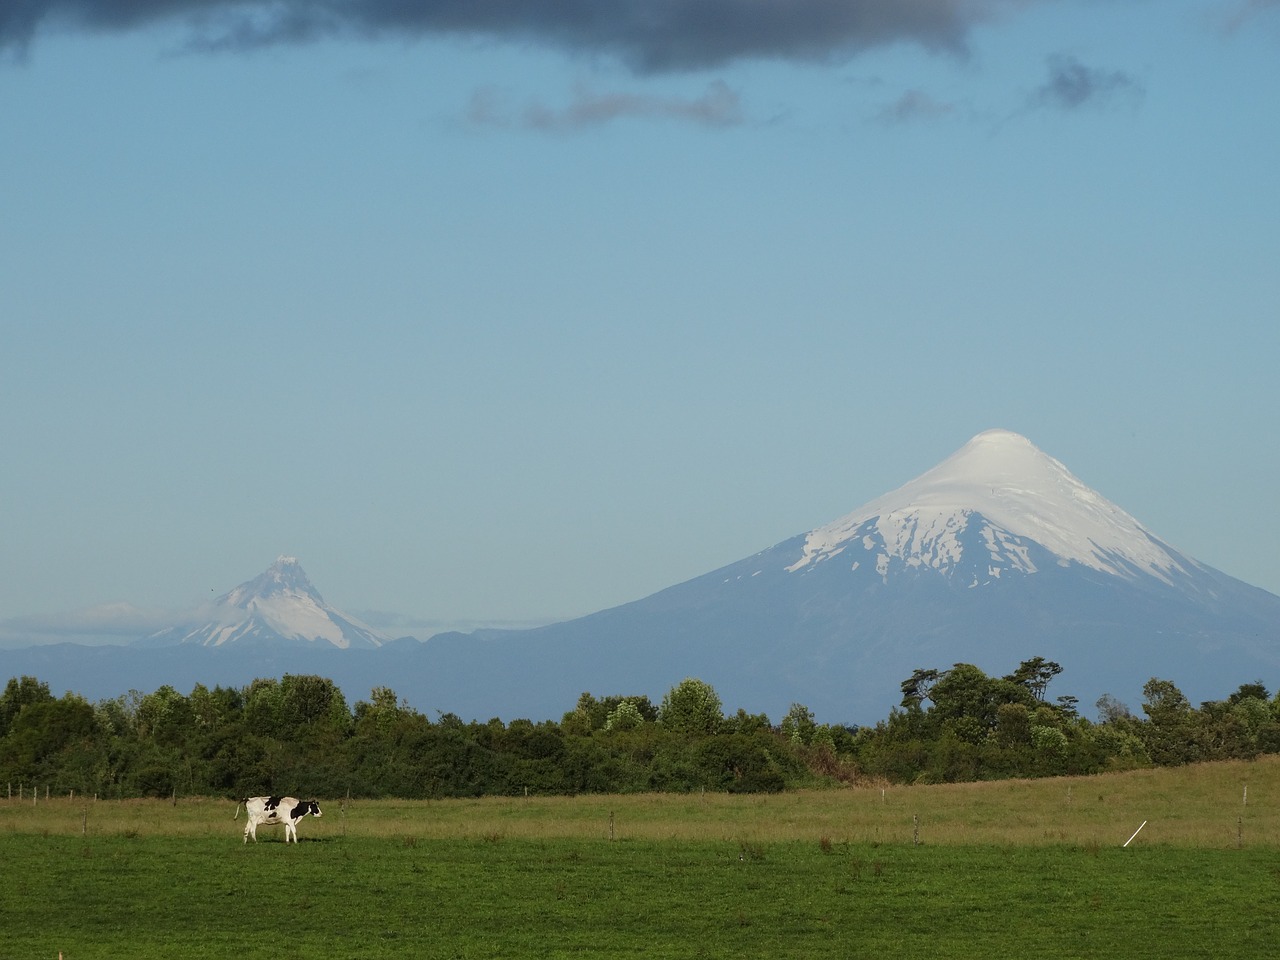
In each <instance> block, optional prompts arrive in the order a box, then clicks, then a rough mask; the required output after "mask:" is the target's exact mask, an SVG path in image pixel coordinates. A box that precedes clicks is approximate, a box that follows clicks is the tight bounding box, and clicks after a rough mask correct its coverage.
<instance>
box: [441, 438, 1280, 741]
mask: <svg viewBox="0 0 1280 960" xmlns="http://www.w3.org/2000/svg"><path fill="white" fill-rule="evenodd" d="M1153 479H1154V478H1153ZM427 651H428V652H429V653H431V654H433V655H434V656H435V658H436V659H437V660H438V661H440V662H447V663H449V664H450V665H451V670H452V672H453V673H454V686H455V689H456V688H458V687H459V686H465V685H462V684H458V683H457V679H458V678H459V676H460V674H459V671H460V670H461V669H465V670H467V671H473V672H474V674H475V676H476V677H480V676H486V674H488V675H487V676H486V679H485V680H484V681H479V682H485V683H488V684H489V685H490V687H491V688H492V687H493V686H496V682H500V681H498V679H497V678H495V677H493V676H492V675H491V671H485V670H483V669H482V667H481V664H482V663H484V662H492V663H502V664H504V669H505V670H509V671H510V672H511V674H512V676H516V677H519V678H520V685H519V686H514V685H513V686H512V687H511V688H508V691H507V695H508V696H509V697H511V698H513V702H514V707H513V709H515V710H517V711H518V710H520V709H522V707H521V706H520V704H519V702H516V701H515V700H514V698H518V697H520V696H521V694H522V693H523V691H525V690H530V691H532V690H534V689H537V690H538V691H539V693H541V694H542V695H544V696H545V695H547V693H549V692H551V691H555V696H556V697H558V699H559V700H560V702H568V701H569V700H572V699H573V698H574V697H575V696H576V695H577V693H579V692H581V691H582V690H591V691H592V692H596V693H601V694H611V693H625V692H628V691H643V692H647V693H650V694H654V693H656V694H661V693H662V692H663V691H664V690H666V689H668V688H669V687H670V685H671V684H674V683H677V682H679V680H680V679H682V678H683V677H686V676H697V677H701V678H702V679H704V680H706V681H707V682H709V683H711V684H712V685H713V686H715V687H716V690H717V691H718V692H719V693H720V694H721V697H722V698H723V700H724V701H725V703H727V704H734V703H736V704H740V705H742V706H743V707H745V708H746V709H748V710H761V709H762V710H764V711H765V712H766V713H768V715H769V716H771V717H778V716H781V715H783V714H784V713H785V712H786V710H787V709H788V706H789V705H790V704H792V703H803V704H805V705H806V706H808V707H809V708H810V709H812V710H814V711H815V712H816V713H817V714H818V715H819V716H822V717H825V718H828V719H830V720H834V721H855V722H869V721H874V720H877V719H880V718H883V717H884V716H886V715H887V713H888V711H889V710H890V709H891V708H892V707H893V706H894V705H895V704H896V703H897V702H898V700H899V699H900V697H901V691H900V689H899V685H900V683H901V681H902V680H904V679H905V678H907V677H909V676H910V675H911V673H912V671H913V670H915V669H917V668H927V667H937V668H944V669H945V668H946V667H949V666H951V665H952V664H953V663H958V662H966V663H973V664H975V665H977V666H979V667H980V668H982V669H984V670H987V671H989V672H992V673H994V674H996V675H1002V674H1004V673H1007V672H1010V671H1012V670H1013V669H1014V668H1016V667H1017V665H1018V664H1019V663H1020V662H1022V661H1023V660H1026V659H1029V658H1031V657H1036V656H1043V657H1045V658H1047V659H1051V660H1054V661H1056V662H1058V663H1060V664H1061V665H1062V666H1063V668H1064V673H1063V677H1062V679H1061V680H1060V681H1059V682H1058V683H1057V684H1055V686H1059V687H1060V688H1061V689H1059V690H1058V691H1056V692H1057V693H1060V694H1069V695H1072V696H1075V697H1077V698H1079V700H1080V703H1081V705H1082V708H1083V709H1087V708H1088V707H1089V706H1090V705H1091V704H1093V702H1094V701H1095V700H1096V699H1097V698H1098V697H1099V696H1100V695H1101V694H1103V693H1109V694H1112V695H1114V696H1118V697H1120V698H1121V699H1122V700H1128V701H1130V702H1134V701H1135V700H1136V697H1137V695H1138V694H1139V692H1140V691H1141V689H1142V685H1143V684H1144V683H1145V682H1146V681H1147V680H1148V679H1149V678H1151V677H1153V676H1158V677H1163V678H1168V679H1171V680H1173V681H1174V682H1176V683H1179V684H1182V685H1183V689H1184V690H1185V691H1186V692H1187V694H1188V695H1189V696H1190V697H1192V698H1200V699H1209V698H1215V697H1225V696H1227V695H1228V694H1230V693H1231V692H1232V691H1234V689H1235V688H1236V687H1237V686H1239V685H1240V684H1242V683H1248V682H1252V681H1254V680H1256V679H1259V678H1261V679H1263V680H1264V682H1266V683H1268V684H1269V685H1271V686H1273V687H1274V686H1276V685H1280V597H1276V596H1275V595H1273V594H1270V593H1267V592H1266V591H1265V590H1259V589H1258V588H1256V587H1252V586H1250V585H1248V584H1246V583H1242V582H1241V581H1239V580H1236V579H1234V578H1233V577H1230V576H1228V575H1226V574H1224V573H1221V572H1219V571H1217V570H1214V569H1213V568H1211V567H1208V566H1206V565H1204V564H1202V563H1199V562H1197V561H1195V560H1193V559H1191V558H1190V557H1188V556H1186V555H1184V554H1182V553H1180V552H1179V551H1177V550H1175V549H1174V548H1173V547H1171V546H1169V545H1168V544H1167V543H1165V542H1164V541H1163V540H1161V539H1160V538H1159V537H1157V536H1155V535H1154V534H1153V533H1151V532H1149V531H1148V530H1146V529H1145V528H1144V527H1143V526H1142V525H1141V524H1140V523H1139V522H1138V521H1137V520H1135V519H1134V518H1133V517H1132V516H1130V515H1129V514H1128V513H1126V512H1125V511H1124V510H1122V509H1121V508H1120V507H1118V506H1116V505H1115V504H1113V503H1111V502H1110V501H1108V500H1107V499H1106V498H1105V497H1103V496H1102V495H1101V494H1099V493H1097V492H1095V491H1094V490H1091V489H1090V488H1089V487H1088V486H1086V485H1085V484H1084V483H1083V482H1081V481H1080V480H1078V479H1077V478H1076V477H1075V476H1073V475H1072V473H1071V472H1070V471H1069V470H1068V469H1067V468H1066V467H1065V466H1064V465H1063V464H1061V463H1059V462H1058V461H1057V460H1055V459H1054V458H1053V457H1051V456H1049V455H1047V454H1045V453H1042V452H1041V451H1040V450H1038V449H1037V448H1036V447H1035V446H1034V445H1033V444H1032V443H1031V442H1030V441H1029V440H1027V439H1026V438H1025V437H1022V436H1019V435H1018V434H1016V433H1011V432H1009V431H1006V430H988V431H986V432H984V433H980V434H978V435H977V436H976V437H974V438H973V439H971V440H970V441H969V442H968V443H966V444H965V445H964V446H963V447H961V448H960V449H959V450H958V451H956V452H955V453H954V454H952V455H951V456H949V457H947V458H946V459H945V460H943V461H942V462H941V463H939V464H938V465H937V466H936V467H934V468H933V469H931V470H929V471H927V472H926V473H924V474H922V475H921V476H919V477H917V478H916V479H914V480H911V481H909V482H907V483H905V484H904V485H902V486H901V487H898V488H897V489H895V490H893V491H891V492H889V493H887V494H884V495H883V496H881V497H878V498H876V499H875V500H872V501H871V502H870V503H867V504H865V505H864V506H862V507H859V508H858V509H856V510H854V511H853V512H852V513H849V514H847V515H846V516H844V517H841V518H840V519H837V520H834V521H832V522H830V523H827V524H823V525H822V526H819V527H817V528H815V529H813V530H810V531H809V532H808V533H803V534H799V535H797V536H795V537H791V538H790V539H787V540H784V541H782V542H781V543H778V544H776V545H775V546H773V547H770V548H769V549H767V550H763V551H761V552H760V553H757V554H755V555H754V556H750V557H747V558H745V559H743V560H739V561H737V562H736V563H731V564H729V565H728V566H725V567H721V568H720V569H718V570H714V571H712V572H710V573H707V574H703V575H702V576H700V577H696V578H694V579H692V580H689V581H686V582H685V583H680V584H677V585H675V586H672V587H668V588H667V589H665V590H662V591H659V592H658V593H655V594H653V595H652V596H650V597H646V598H644V599H642V600H636V601H634V602H632V603H628V604H624V605H623V606H620V607H614V608H612V609H609V610H602V611H600V612H599V613H594V614H591V615H590V616H586V617H581V618H579V619H577V620H570V621H567V622H565V623H559V624H552V625H550V626H546V627H540V628H537V629H534V630H527V631H518V632H499V631H480V632H477V633H475V634H472V635H470V636H468V637H463V636H461V635H453V636H440V637H434V638H432V639H431V640H430V641H428V643H427ZM550 665H554V671H552V672H549V671H548V669H547V668H548V666H550ZM533 678H538V679H539V681H540V682H539V683H536V684H535V683H532V682H531V680H532V679H533ZM517 715H520V714H517Z"/></svg>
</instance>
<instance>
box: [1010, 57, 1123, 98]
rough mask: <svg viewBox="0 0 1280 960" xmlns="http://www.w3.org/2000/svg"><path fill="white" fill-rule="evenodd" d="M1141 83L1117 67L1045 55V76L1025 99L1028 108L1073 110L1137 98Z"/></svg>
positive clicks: (1073, 58)
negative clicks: (1110, 68)
mask: <svg viewBox="0 0 1280 960" xmlns="http://www.w3.org/2000/svg"><path fill="white" fill-rule="evenodd" d="M1143 92H1144V91H1143V87H1142V84H1141V83H1140V82H1139V81H1138V79H1137V78H1136V77H1134V76H1133V75H1132V74H1129V73H1125V72H1124V71H1121V70H1099V69H1096V68H1094V67H1087V66H1085V65H1084V64H1083V63H1081V62H1080V61H1079V60H1077V59H1076V58H1075V57H1068V56H1055V57H1050V58H1049V77H1048V79H1047V80H1045V82H1044V83H1043V84H1041V85H1040V86H1039V87H1037V88H1036V90H1035V91H1034V92H1033V93H1032V94H1031V96H1030V97H1029V98H1028V101H1027V104H1026V105H1027V107H1028V108H1046V109H1054V110H1077V109H1079V108H1081V107H1084V106H1091V105H1092V106H1098V105H1104V104H1108V103H1112V102H1114V101H1116V100H1119V99H1131V98H1135V97H1141V96H1142V94H1143Z"/></svg>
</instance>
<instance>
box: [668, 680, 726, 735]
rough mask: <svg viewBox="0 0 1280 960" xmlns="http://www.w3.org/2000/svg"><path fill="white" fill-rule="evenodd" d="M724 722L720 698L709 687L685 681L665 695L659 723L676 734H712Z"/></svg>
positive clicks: (705, 684) (702, 682) (702, 683)
mask: <svg viewBox="0 0 1280 960" xmlns="http://www.w3.org/2000/svg"><path fill="white" fill-rule="evenodd" d="M723 720H724V711H723V706H722V704H721V703H720V696H719V694H717V693H716V691H715V689H714V688H713V687H712V686H711V684H709V683H707V682H705V681H703V680H698V679H696V678H694V677H686V678H685V679H684V680H681V681H680V682H679V683H678V684H676V685H675V686H674V687H672V688H671V689H670V690H669V691H667V695H666V696H665V697H663V698H662V705H661V706H660V707H659V708H658V722H659V723H661V724H662V725H663V727H665V728H666V729H668V730H671V731H673V732H676V733H715V732H716V730H717V729H719V727H720V723H721V721H723Z"/></svg>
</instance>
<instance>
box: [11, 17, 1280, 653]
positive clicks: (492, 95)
mask: <svg viewBox="0 0 1280 960" xmlns="http://www.w3.org/2000/svg"><path fill="white" fill-rule="evenodd" d="M454 7H455V4H453V3H451V2H435V0H432V2H424V3H421V4H394V3H388V2H385V0H384V2H372V3H364V2H353V3H349V4H345V5H344V4H332V3H320V2H316V3H311V4H301V3H295V2H284V3H277V4H271V5H267V4H261V3H258V2H256V0H237V2H228V0H151V2H147V3H140V2H136V0H97V2H91V0H79V2H77V0H31V2H28V3H25V4H23V5H22V7H21V9H20V10H18V11H17V12H15V8H10V10H9V12H7V13H5V12H0V174H2V176H0V333H2V341H0V342H2V343H3V349H0V445H2V446H0V449H2V450H3V456H2V457H0V500H2V502H0V544H3V547H2V548H0V644H6V645H14V644H22V645H25V644H26V643H37V642H46V641H50V640H56V639H62V638H65V637H68V636H75V637H78V638H88V637H98V638H100V639H117V640H119V639H134V638H135V637H136V636H137V635H138V634H139V633H140V632H145V631H147V630H148V629H150V628H151V627H152V626H153V625H156V624H160V623H162V621H164V619H165V617H166V616H169V615H170V613H171V612H172V611H173V610H174V609H177V608H180V607H185V606H188V605H191V604H194V603H197V602H199V601H202V600H208V599H210V598H211V597H212V596H213V595H216V594H221V593H223V592H225V591H226V590H228V589H230V588H231V587H232V586H234V585H235V584H237V583H239V582H240V581H242V580H245V579H248V578H250V577H252V576H254V575H255V574H257V573H259V572H260V571H261V570H263V569H265V567H266V566H267V565H268V564H270V563H271V562H272V560H274V559H275V557H276V556H277V555H279V554H291V555H295V556H297V557H298V558H299V559H300V560H301V562H302V564H303V566H304V568H305V569H306V570H307V572H308V574H309V575H310V576H311V579H312V580H313V581H314V582H315V584H316V585H317V587H318V588H319V589H320V591H321V592H322V593H323V594H324V595H325V598H326V599H327V600H328V601H329V602H331V603H333V604H334V605H336V606H338V607H340V608H342V609H344V610H346V611H348V612H351V613H355V614H357V615H363V616H366V618H368V619H369V620H370V622H373V623H374V624H375V625H379V626H383V627H384V628H385V629H387V630H388V632H391V633H393V634H398V633H407V632H415V633H417V634H419V635H422V636H426V635H429V634H430V633H431V632H433V631H434V630H435V629H443V628H445V627H448V626H455V625H466V624H471V623H494V622H513V623H523V622H531V621H539V622H541V621H545V620H548V619H555V618H562V617H569V616H576V615H580V614H585V613H589V612H592V611H595V610H599V609H603V608H606V607H610V606H614V605H616V604H619V603H623V602H626V601H629V600H633V599H637V598H639V597H642V596H645V595H647V594H649V593H652V592H654V591H656V590H659V589H661V588H663V587H665V586H669V585H671V584H673V583H677V582H680V581H682V580H685V579H688V578H690V577H693V576H696V575H698V574H701V573H704V572H707V571H709V570H711V569H714V568H716V567H718V566H721V565H723V564H726V563H729V562H731V561H734V560H737V559H740V558H742V557H744V556H747V555H749V554H751V553H754V552H756V551H758V550H761V549H764V548H766V547H768V546H770V545H772V544H774V543H776V542H778V541H780V540H783V539H785V538H787V537H790V536H792V535H794V534H797V533H802V532H804V531H806V530H809V529H811V528H813V527H815V526H818V525H819V524H822V523H825V522H827V521H830V520H832V519H834V518H836V517H838V516H840V515H842V514H844V513H847V512H849V511H851V510H853V509H854V508H856V507H858V506H860V505H861V504H862V503H864V502H866V501H868V500H870V499H872V498H874V497H876V496H879V495H880V494H882V493H884V492H886V491H888V490H890V489H892V488H894V487H897V486H899V485H900V484H902V483H904V482H906V481H907V480H909V479H911V478H912V477H914V476H916V475H917V474H919V473H920V472H922V471H923V470H925V469H927V468H929V467H931V466H932V465H934V464H935V463H936V462H938V461H939V460H941V459H943V458H944V457H946V456H947V455H949V454H950V453H951V452H953V451H954V450H955V449H956V448H958V447H959V446H961V445H962V444H963V443H964V442H965V441H966V440H968V439H969V438H970V437H971V436H973V435H974V434H976V433H978V432H980V431H982V430H984V429H987V428H990V427H1004V428H1008V429H1011V430H1016V431H1018V432H1020V433H1023V434H1024V435H1026V436H1027V437H1028V438H1030V439H1031V440H1032V441H1033V442H1034V443H1036V444H1037V445H1038V446H1039V447H1041V448H1042V449H1043V450H1044V451H1045V452H1047V453H1049V454H1051V455H1053V456H1055V457H1057V458H1058V459H1060V460H1062V461H1063V462H1064V463H1065V464H1066V465H1067V466H1068V467H1069V468H1070V469H1071V470H1072V471H1073V472H1074V473H1075V474H1076V475H1077V476H1079V477H1080V479H1081V480H1083V481H1084V482H1085V483H1087V484H1089V485H1090V486H1092V487H1093V488H1095V489H1096V490H1098V491H1099V492H1100V493H1102V494H1103V495H1104V496H1106V497H1108V498H1110V499H1111V500H1113V501H1115V502H1116V503H1118V504H1119V505H1120V506H1122V507H1123V508H1125V509H1126V510H1128V511H1129V512H1130V513H1132V514H1133V515H1134V516H1136V517H1137V518H1138V519H1139V520H1140V521H1142V522H1143V523H1144V524H1145V525H1147V526H1148V527H1149V528H1150V529H1152V530H1153V531H1154V532H1155V533H1156V534H1158V535H1159V536H1161V537H1163V538H1164V539H1166V540H1167V541H1169V542H1170V543H1172V544H1173V545H1174V546H1175V547H1177V548H1179V549H1181V550H1183V551H1184V552H1186V553H1189V554H1191V555H1192V556H1194V557H1196V558H1197V559H1200V560H1201V561H1203V562H1206V563H1209V564H1210V565H1212V566H1215V567H1218V568H1219V569H1221V570H1223V571H1225V572H1227V573H1229V574H1232V575H1233V576H1236V577H1239V578H1241V579H1243V580H1246V581H1248V582H1250V583H1253V584H1256V585H1258V586H1261V587H1264V588H1266V589H1268V590H1271V591H1273V592H1280V558H1278V552H1277V549H1276V544H1277V543H1280V516H1277V514H1278V513H1280V511H1277V510H1276V490H1277V479H1278V475H1280V444H1277V443H1276V436H1277V425H1278V424H1277V419H1278V414H1280V396H1278V394H1280V389H1278V388H1277V385H1276V384H1277V371H1276V366H1277V359H1278V358H1280V324H1277V322H1276V321H1277V303H1280V269H1277V263H1280V230H1277V228H1276V225H1277V224H1280V190H1277V188H1276V163H1277V159H1278V158H1280V111H1277V110H1276V109H1275V100H1276V94H1277V91H1278V90H1280V3H1278V2H1276V0H1269V2H1264V0H1254V2H1251V3H1250V2H1237V0H1160V2H1156V0H1132V2H1108V3H1101V2H1090V0H1026V2H1014V0H1009V2H1001V0H990V2H979V0H974V2H965V0H920V2H918V3H915V4H911V5H906V4H901V3H897V2H891V0H802V2H797V0H788V2H783V0H756V2H751V3H748V2H746V0H706V3H705V4H704V5H703V6H702V7H701V8H699V7H697V5H695V4H692V3H689V2H686V0H626V2H622V0H620V2H619V3H617V4H612V5H610V4H599V5H596V4H593V3H590V2H573V3H569V2H562V3H551V2H544V0H525V2H503V3H495V4H491V5H484V4H474V3H473V4H460V5H456V9H454ZM597 9H598V10H600V11H601V12H600V13H596V11H597ZM691 9H694V10H696V9H702V10H704V11H710V14H709V15H708V16H707V17H691V16H689V15H688V14H689V12H690V10H691ZM478 11H479V12H478ZM904 11H907V12H909V13H910V14H911V16H910V17H908V16H906V14H905V13H904ZM480 12H483V13H484V15H485V18H484V20H483V22H481V21H480V20H479V19H478V18H479V16H480ZM391 614H395V615H396V617H394V618H393V617H391V616H390V615H391Z"/></svg>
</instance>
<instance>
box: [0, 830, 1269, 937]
mask: <svg viewBox="0 0 1280 960" xmlns="http://www.w3.org/2000/svg"><path fill="white" fill-rule="evenodd" d="M0 859H3V861H4V863H5V865H6V873H8V874H9V875H10V876H11V877H12V878H21V880H20V882H16V883H11V885H10V888H9V890H8V891H7V892H6V893H5V895H4V900H3V907H2V908H0V918H2V919H0V923H3V928H4V931H5V932H4V936H3V944H2V945H0V953H2V955H3V956H5V957H48V958H53V957H55V956H57V955H58V953H59V952H61V953H62V954H63V956H64V957H65V958H66V960H86V958H98V957H102V958H107V957H123V956H128V957H132V958H143V960H146V958H161V957H166V958H168V957H173V956H182V957H189V958H230V957H236V958H258V957H261V958H271V960H289V958H374V957H422V958H497V957H547V958H552V957H597V956H598V957H606V956H609V957H617V956H637V957H724V958H740V957H805V958H824V957H833V958H834V957H855V956H867V957H922V956H930V957H937V958H978V957H982V958H993V957H994V958H999V957H1009V958H1014V957H1025V956H1028V955H1036V954H1040V953H1044V952H1046V951H1048V952H1049V953H1051V954H1052V955H1053V956H1055V957H1059V958H1071V957H1126V958H1145V957H1151V958H1180V957H1204V958H1210V957H1212V958H1233V957H1257V956H1265V955H1267V954H1268V951H1269V950H1270V949H1271V931H1272V924H1273V918H1274V916H1275V913H1276V909H1277V908H1278V907H1280V879H1278V878H1277V872H1276V866H1275V862H1274V861H1275V857H1274V853H1273V851H1262V850H1240V851H1224V850H1219V851H1195V850H1192V849H1189V848H1178V847H1156V846H1148V847H1145V848H1130V849H1128V850H1121V849H1119V848H1115V847H1113V848H1108V849H1105V850H1104V849H1099V848H1077V847H1062V846H1058V847H987V846H984V847H967V846H939V847H927V846H919V847H917V846H910V845H907V846H895V847H887V846H867V845H859V844H850V845H844V844H833V845H831V846H829V847H825V846H824V845H822V844H820V843H801V842H798V841H790V842H779V843H768V844H751V843H747V844H731V843H716V842H706V841H695V842H681V843H673V842H669V841H665V842H664V841H652V840H636V841H616V842H613V843H609V842H607V841H583V840H484V839H475V840H457V839H454V840H433V841H429V842H428V841H416V842H407V841H404V840H401V841H397V840H394V839H391V838H350V837H348V838H345V839H341V838H338V839H326V840H311V841H308V842H303V843H300V844H297V845H285V844H284V843H280V842H274V843H259V844H258V845H257V846H254V845H252V844H251V845H249V846H247V847H245V846H229V845H228V844H227V843H225V842H224V841H221V840H216V839H213V838H197V839H190V838H176V837H161V838H153V839H144V838H141V837H137V838H128V837H99V838H88V839H84V838H75V837H56V836H50V837H43V836H34V837H33V836H26V835H14V834H9V835H2V836H0Z"/></svg>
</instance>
